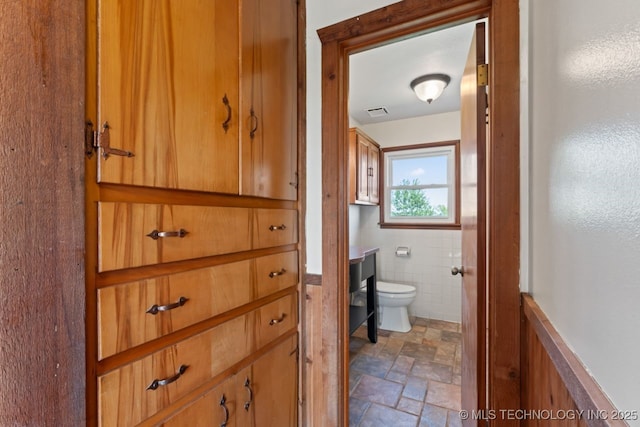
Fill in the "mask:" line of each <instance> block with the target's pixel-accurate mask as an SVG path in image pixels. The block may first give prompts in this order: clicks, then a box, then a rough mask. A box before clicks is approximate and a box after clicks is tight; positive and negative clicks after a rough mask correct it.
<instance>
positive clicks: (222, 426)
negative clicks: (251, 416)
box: [220, 394, 229, 427]
mask: <svg viewBox="0 0 640 427" xmlns="http://www.w3.org/2000/svg"><path fill="white" fill-rule="evenodd" d="M226 403H227V398H226V397H225V395H224V394H223V395H222V399H220V406H222V409H223V410H224V421H223V422H222V423H220V427H227V423H228V422H229V408H227V405H226Z"/></svg>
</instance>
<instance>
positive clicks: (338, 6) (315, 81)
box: [306, 0, 396, 274]
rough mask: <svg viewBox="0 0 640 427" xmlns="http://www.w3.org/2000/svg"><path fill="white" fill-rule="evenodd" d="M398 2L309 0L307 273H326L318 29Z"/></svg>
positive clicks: (307, 3) (377, 0)
mask: <svg viewBox="0 0 640 427" xmlns="http://www.w3.org/2000/svg"><path fill="white" fill-rule="evenodd" d="M392 3H396V1H390V0H307V2H306V6H307V218H306V221H307V224H306V234H307V235H306V237H307V272H308V273H312V274H321V273H322V163H321V162H320V159H321V158H322V145H321V142H322V140H321V138H322V123H321V112H322V108H321V100H322V90H321V86H322V81H321V63H322V52H321V47H322V45H321V43H320V39H319V38H318V34H317V33H316V31H317V30H318V29H320V28H324V27H327V26H329V25H332V24H336V23H338V22H340V21H344V20H345V19H348V18H352V17H354V16H357V15H359V14H363V13H366V12H370V11H372V10H375V9H378V8H380V7H383V6H387V5H390V4H392Z"/></svg>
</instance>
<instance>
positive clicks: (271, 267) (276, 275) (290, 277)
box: [256, 251, 298, 298]
mask: <svg viewBox="0 0 640 427" xmlns="http://www.w3.org/2000/svg"><path fill="white" fill-rule="evenodd" d="M297 283H298V252H297V251H292V252H285V253H281V254H276V255H269V256H265V257H260V258H256V296H257V298H262V297H265V296H267V295H271V294H273V293H275V292H277V291H279V290H282V289H285V288H288V287H291V286H295V285H296V284H297Z"/></svg>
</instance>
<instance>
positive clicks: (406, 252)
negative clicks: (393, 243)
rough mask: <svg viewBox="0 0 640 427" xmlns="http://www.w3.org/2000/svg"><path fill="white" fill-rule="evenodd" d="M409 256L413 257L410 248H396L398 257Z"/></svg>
mask: <svg viewBox="0 0 640 427" xmlns="http://www.w3.org/2000/svg"><path fill="white" fill-rule="evenodd" d="M409 255H411V248H409V246H398V247H397V248H396V256H399V257H408V256H409Z"/></svg>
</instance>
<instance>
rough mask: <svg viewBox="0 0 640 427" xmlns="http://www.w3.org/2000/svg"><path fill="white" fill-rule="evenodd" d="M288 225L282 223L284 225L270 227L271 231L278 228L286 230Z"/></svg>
mask: <svg viewBox="0 0 640 427" xmlns="http://www.w3.org/2000/svg"><path fill="white" fill-rule="evenodd" d="M286 228H287V226H286V225H284V224H282V225H272V226H271V227H269V230H271V231H276V230H284V229H286Z"/></svg>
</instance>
